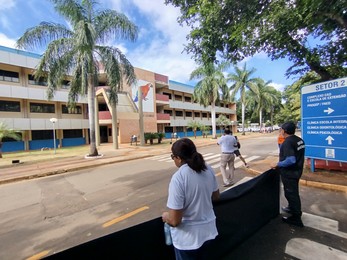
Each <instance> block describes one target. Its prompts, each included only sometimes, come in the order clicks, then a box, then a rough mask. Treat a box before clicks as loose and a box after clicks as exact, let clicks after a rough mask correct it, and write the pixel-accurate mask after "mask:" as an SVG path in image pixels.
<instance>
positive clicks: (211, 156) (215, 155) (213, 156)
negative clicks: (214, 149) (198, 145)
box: [204, 154, 220, 161]
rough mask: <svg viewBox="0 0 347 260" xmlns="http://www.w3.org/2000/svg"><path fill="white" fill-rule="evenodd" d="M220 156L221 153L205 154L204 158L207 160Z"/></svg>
mask: <svg viewBox="0 0 347 260" xmlns="http://www.w3.org/2000/svg"><path fill="white" fill-rule="evenodd" d="M219 156H220V155H219V154H214V155H210V156H204V159H205V161H207V160H208V159H213V158H216V157H219Z"/></svg>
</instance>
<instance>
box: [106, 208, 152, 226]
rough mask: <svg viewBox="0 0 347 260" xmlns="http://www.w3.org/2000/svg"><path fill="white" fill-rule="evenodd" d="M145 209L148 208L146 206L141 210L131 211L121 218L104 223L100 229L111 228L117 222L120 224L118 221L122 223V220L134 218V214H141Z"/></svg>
mask: <svg viewBox="0 0 347 260" xmlns="http://www.w3.org/2000/svg"><path fill="white" fill-rule="evenodd" d="M147 209H149V207H147V206H144V207H142V208H139V209H136V210H134V211H131V212H129V213H127V214H125V215H122V216H120V217H118V218H115V219H112V220H110V221H108V222H106V223H104V224H103V225H102V227H104V228H106V227H109V226H112V225H114V224H116V223H118V222H120V221H122V220H124V219H127V218H130V217H132V216H134V215H136V214H138V213H140V212H142V211H144V210H147Z"/></svg>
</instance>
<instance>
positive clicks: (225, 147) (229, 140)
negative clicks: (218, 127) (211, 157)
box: [217, 135, 237, 153]
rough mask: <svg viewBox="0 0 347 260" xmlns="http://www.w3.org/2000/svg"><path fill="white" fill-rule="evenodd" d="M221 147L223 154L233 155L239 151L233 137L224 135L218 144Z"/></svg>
mask: <svg viewBox="0 0 347 260" xmlns="http://www.w3.org/2000/svg"><path fill="white" fill-rule="evenodd" d="M217 144H219V145H220V148H221V150H222V153H233V152H234V151H235V150H237V141H236V138H235V137H234V136H232V135H223V136H222V137H221V138H220V139H219V140H218V142H217Z"/></svg>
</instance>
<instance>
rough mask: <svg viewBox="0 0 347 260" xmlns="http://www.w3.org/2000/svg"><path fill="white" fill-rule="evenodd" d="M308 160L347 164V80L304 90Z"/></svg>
mask: <svg viewBox="0 0 347 260" xmlns="http://www.w3.org/2000/svg"><path fill="white" fill-rule="evenodd" d="M301 119H302V130H301V133H302V138H303V139H304V141H305V147H306V153H305V155H306V157H309V158H315V159H324V160H331V161H339V162H347V78H342V79H336V80H331V81H326V82H321V83H316V84H313V85H309V86H305V87H302V89H301Z"/></svg>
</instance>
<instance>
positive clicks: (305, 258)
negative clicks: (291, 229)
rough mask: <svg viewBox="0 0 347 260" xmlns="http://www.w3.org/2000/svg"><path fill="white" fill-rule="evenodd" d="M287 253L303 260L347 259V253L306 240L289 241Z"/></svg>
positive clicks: (295, 239)
mask: <svg viewBox="0 0 347 260" xmlns="http://www.w3.org/2000/svg"><path fill="white" fill-rule="evenodd" d="M285 253H286V254H288V255H290V256H293V257H295V258H297V259H302V260H311V259H315V260H327V259H334V260H346V259H347V253H345V252H343V251H340V250H338V249H335V248H333V247H330V246H326V245H324V244H320V243H317V242H314V241H311V240H309V239H305V238H293V239H291V240H289V241H288V242H287V245H286V250H285Z"/></svg>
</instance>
